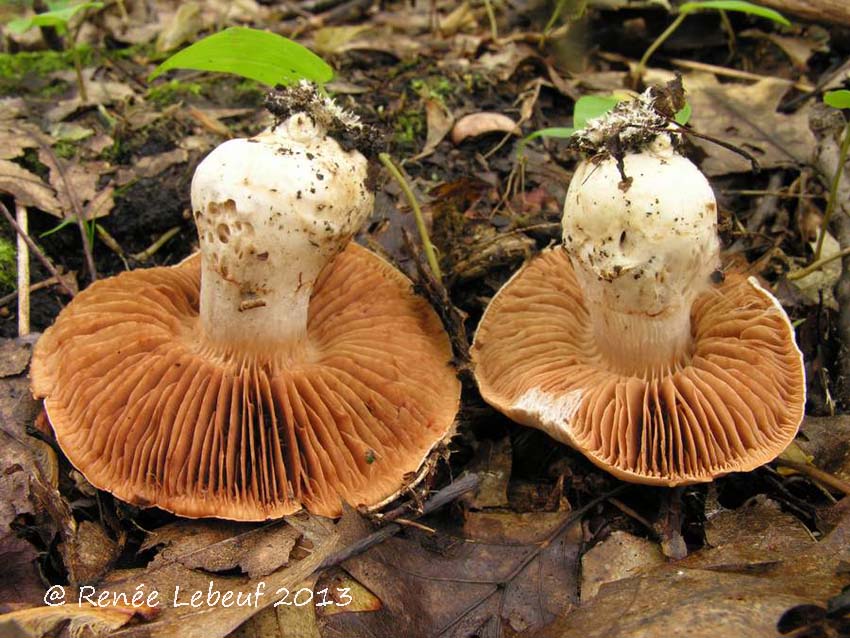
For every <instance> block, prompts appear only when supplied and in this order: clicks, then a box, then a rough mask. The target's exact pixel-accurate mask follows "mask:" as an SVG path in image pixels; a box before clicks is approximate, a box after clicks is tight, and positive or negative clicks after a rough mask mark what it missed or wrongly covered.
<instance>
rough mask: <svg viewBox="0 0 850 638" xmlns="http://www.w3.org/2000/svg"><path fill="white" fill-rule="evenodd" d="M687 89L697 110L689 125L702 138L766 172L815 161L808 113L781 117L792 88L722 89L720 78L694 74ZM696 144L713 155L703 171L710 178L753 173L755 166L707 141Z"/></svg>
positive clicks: (763, 84)
mask: <svg viewBox="0 0 850 638" xmlns="http://www.w3.org/2000/svg"><path fill="white" fill-rule="evenodd" d="M684 86H685V91H686V95H687V99H688V102H689V103H690V104H691V107H692V109H693V115H692V116H691V120H690V122H689V124H690V126H691V127H692V128H693V129H694V130H695V131H697V132H698V133H700V134H703V135H709V136H712V137H714V138H716V139H720V140H723V141H724V142H725V143H727V144H732V145H734V146H737V147H739V148H741V149H743V150H744V151H747V152H748V153H750V154H751V155H753V156H754V157H755V158H756V160H758V163H759V165H760V166H761V168H762V169H768V168H776V167H780V166H798V165H802V164H805V163H807V162H809V161H810V159H811V157H812V154H813V152H814V148H815V138H814V136H813V135H812V133H811V131H810V130H809V127H808V109H807V108H805V107H804V108H801V109H798V110H797V111H795V112H794V113H791V114H785V113H779V112H778V111H777V107H778V106H779V102H780V100H781V99H782V97H783V96H784V95H785V94H786V93H787V92H788V84H787V83H786V82H783V81H781V80H773V79H765V80H760V81H759V82H756V83H755V84H750V85H742V84H740V83H720V82H719V81H718V80H717V78H716V77H715V76H714V75H710V74H707V73H692V74H688V75H686V76H685V77H684ZM693 141H694V143H695V144H697V145H698V146H700V148H702V150H703V151H705V153H706V154H707V157H706V158H705V159H704V160H703V162H702V164H701V166H700V168H701V170H702V171H703V172H704V173H706V174H707V175H709V176H714V175H725V174H727V173H746V172H749V171H751V170H752V166H751V165H750V162H749V161H748V160H747V159H746V158H745V157H742V156H741V155H739V154H737V153H734V152H732V151H730V150H728V149H726V148H723V147H721V146H718V145H717V144H713V143H711V142H708V141H706V140H701V139H694V140H693Z"/></svg>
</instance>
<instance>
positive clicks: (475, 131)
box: [452, 112, 520, 145]
mask: <svg viewBox="0 0 850 638" xmlns="http://www.w3.org/2000/svg"><path fill="white" fill-rule="evenodd" d="M486 133H510V134H512V135H520V130H519V127H518V126H517V125H516V122H514V121H513V120H512V119H511V118H509V117H508V116H507V115H504V114H502V113H487V112H483V113H470V114H469V115H464V116H463V117H462V118H460V119H459V120H458V121H457V122H455V125H454V127H453V128H452V142H453V143H454V144H455V145H458V144H460V143H461V142H463V141H464V140H465V139H467V138H469V137H478V136H479V135H484V134H486Z"/></svg>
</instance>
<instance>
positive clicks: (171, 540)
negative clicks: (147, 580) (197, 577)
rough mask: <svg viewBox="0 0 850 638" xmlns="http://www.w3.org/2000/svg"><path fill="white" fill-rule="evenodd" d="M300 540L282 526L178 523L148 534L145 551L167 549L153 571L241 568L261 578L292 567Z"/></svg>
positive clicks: (287, 526)
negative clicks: (178, 566)
mask: <svg viewBox="0 0 850 638" xmlns="http://www.w3.org/2000/svg"><path fill="white" fill-rule="evenodd" d="M300 537H301V533H300V532H299V531H298V530H296V529H295V528H293V527H291V526H289V525H286V524H284V523H281V522H278V523H272V524H271V525H266V526H264V527H256V526H249V525H242V524H239V523H233V522H229V521H204V522H198V521H178V522H176V523H171V524H169V525H165V526H164V527H160V528H159V529H156V530H154V531H153V532H151V533H150V534H148V537H147V538H146V539H145V542H144V543H143V544H142V549H144V550H146V549H151V548H153V547H156V546H160V545H162V546H163V549H162V550H161V551H160V552H159V554H158V555H157V557H156V558H155V559H154V560H153V561H152V562H151V564H150V565H151V567H156V566H158V565H162V564H165V563H167V562H179V563H180V564H181V565H184V566H185V567H188V568H190V569H203V570H205V571H208V572H223V571H229V570H232V569H235V568H237V567H238V568H239V569H240V570H241V571H242V573H245V574H248V575H249V576H250V577H251V578H257V577H260V576H266V575H268V574H271V573H272V572H274V571H275V570H277V569H279V568H280V567H283V566H284V565H286V564H288V563H289V553H290V551H291V550H292V548H293V547H295V543H296V542H297V541H298V539H299V538H300Z"/></svg>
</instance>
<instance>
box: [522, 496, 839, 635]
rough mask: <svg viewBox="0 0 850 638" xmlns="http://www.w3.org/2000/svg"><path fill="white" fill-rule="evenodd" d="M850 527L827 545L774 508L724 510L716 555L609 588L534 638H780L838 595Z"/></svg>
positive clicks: (712, 527) (760, 504)
mask: <svg viewBox="0 0 850 638" xmlns="http://www.w3.org/2000/svg"><path fill="white" fill-rule="evenodd" d="M848 533H850V517H848V516H845V518H844V520H843V521H842V524H841V525H839V526H838V527H836V529H834V530H833V531H832V532H831V533H830V534H829V536H827V537H826V538H825V539H824V540H823V541H821V542H819V543H818V542H816V541H815V540H813V539H812V538H811V536H810V535H809V534H808V533H807V532H806V531H805V530H804V529H803V528H802V526H801V524H800V523H799V522H798V521H796V519H794V518H793V517H791V516H790V515H788V514H784V513H783V512H782V511H781V510H780V509H779V508H778V507H777V506H776V505H775V504H772V503H770V502H766V501H763V500H762V501H756V502H755V503H753V504H751V505H750V506H744V507H742V508H739V509H738V510H733V511H728V510H724V511H721V512H720V513H719V514H717V515H716V516H715V517H714V518H713V519H712V520H710V521H709V522H708V524H707V526H706V535H707V540H708V542H709V543H710V544H712V545H713V547H708V548H706V549H704V550H701V551H699V552H696V553H694V554H692V555H690V556H689V557H688V558H686V559H684V560H682V561H677V562H673V563H671V564H663V565H661V566H660V567H658V568H656V569H654V570H651V571H647V572H644V573H642V574H641V575H639V576H634V577H631V578H624V579H622V580H618V581H616V582H613V583H608V584H605V585H603V586H602V587H601V588H600V590H599V593H598V595H597V596H596V597H595V598H593V600H591V601H590V603H589V604H587V605H584V606H582V607H580V608H579V609H577V610H575V611H574V612H573V613H572V614H569V615H567V616H565V617H562V618H559V619H558V620H557V621H556V622H554V623H552V624H551V625H549V626H548V627H546V628H545V629H543V630H542V631H539V632H537V633H534V634H529V638H531V636H533V637H534V638H625V637H627V636H628V638H654V637H656V636H688V637H689V638H691V637H695V638H716V637H717V636H737V637H741V638H750V637H752V638H775V637H776V635H777V631H776V623H777V621H778V620H779V619H780V617H781V616H782V614H783V613H784V612H785V611H786V610H787V609H788V608H790V607H793V606H795V605H800V604H818V603H820V602H823V601H824V600H826V599H828V598H829V597H831V596H834V595H835V594H837V593H838V592H840V591H841V589H842V587H843V586H844V584H845V582H846V573H845V572H844V569H845V565H846V561H847V560H848V559H849V558H850V544H848V543H847V540H848Z"/></svg>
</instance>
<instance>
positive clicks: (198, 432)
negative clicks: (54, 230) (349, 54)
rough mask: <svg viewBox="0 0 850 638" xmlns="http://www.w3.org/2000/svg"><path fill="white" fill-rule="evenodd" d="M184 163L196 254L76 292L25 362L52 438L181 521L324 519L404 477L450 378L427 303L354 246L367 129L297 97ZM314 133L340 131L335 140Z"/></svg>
mask: <svg viewBox="0 0 850 638" xmlns="http://www.w3.org/2000/svg"><path fill="white" fill-rule="evenodd" d="M274 110H277V112H278V113H279V115H280V117H281V121H280V122H279V123H278V124H277V125H276V126H274V127H272V128H271V129H269V130H267V131H264V132H262V133H260V134H259V135H258V136H256V137H254V138H252V139H248V140H244V139H237V140H231V141H228V142H225V143H224V144H222V145H221V146H219V147H218V148H216V149H215V150H214V151H213V152H212V153H210V154H209V155H208V156H207V157H206V158H205V159H204V160H203V162H201V164H200V165H199V166H198V168H197V170H196V172H195V175H194V178H193V181H192V208H193V211H194V217H195V222H196V224H197V227H198V235H199V239H200V248H201V250H200V255H194V256H192V257H190V258H188V259H187V260H185V261H184V262H182V263H181V264H179V265H177V266H174V267H171V268H162V267H161V268H151V269H147V270H135V271H132V272H127V273H123V274H120V275H118V276H116V277H112V278H109V279H105V280H101V281H98V282H96V283H95V284H93V285H92V286H91V287H89V288H88V289H87V290H85V291H84V292H82V293H81V294H80V295H78V296H77V297H76V298H75V299H74V301H73V302H71V303H70V304H69V305H68V306H67V307H66V308H65V309H64V310H63V311H62V313H61V314H60V316H59V318H58V319H57V321H56V323H55V324H54V325H53V326H52V327H51V328H49V329H48V330H47V331H45V333H44V335H43V336H42V337H41V339H40V340H39V342H38V345H37V347H36V349H35V353H34V355H33V360H32V369H31V375H32V387H33V392H34V394H35V395H36V396H38V397H44V406H45V410H46V412H47V415H48V418H49V420H50V422H51V424H52V426H53V429H54V431H55V433H56V438H57V440H58V442H59V444H60V446H61V447H62V449H63V450H64V451H65V453H66V454H67V456H68V458H69V459H70V461H71V462H72V463H73V464H74V465H75V466H76V467H77V468H78V469H79V470H80V471H81V472H82V473H83V474H84V475H85V476H86V478H88V480H89V481H90V482H91V483H92V484H93V485H95V486H96V487H98V488H101V489H105V490H107V491H109V492H112V493H113V494H114V495H115V496H117V497H118V498H120V499H122V500H125V501H128V502H130V503H134V504H137V505H141V506H149V505H156V506H158V507H160V508H163V509H166V510H169V511H171V512H174V513H176V514H180V515H182V516H187V517H202V516H216V517H220V518H229V519H235V520H263V519H267V518H274V517H280V516H283V515H285V514H289V513H291V512H294V511H296V510H298V509H300V508H301V507H302V506H303V507H306V508H307V509H309V510H310V511H312V512H314V513H318V514H324V515H328V516H333V515H338V514H339V513H340V511H341V502H342V501H346V502H348V503H350V504H352V505H360V504H363V505H366V506H376V505H380V504H381V503H383V502H385V501H387V500H390V499H392V498H394V497H395V496H396V495H397V493H398V492H399V491H400V490H401V489H403V488H404V487H405V486H406V485H408V484H410V483H411V482H412V480H413V478H414V476H413V475H414V473H415V472H417V471H418V470H419V468H420V466H421V465H422V463H423V460H424V459H425V458H426V457H427V456H428V454H429V452H430V451H431V449H432V448H433V447H434V446H435V445H437V444H438V443H439V442H440V441H442V440H443V439H444V438H445V437H447V436H448V435H449V433H450V431H451V428H452V424H453V422H454V417H455V414H456V412H457V409H458V403H459V397H460V383H459V382H458V380H457V378H456V376H455V372H454V371H453V369H452V368H451V366H450V365H449V362H450V360H451V357H452V353H451V347H450V344H449V339H448V336H447V335H446V333H445V332H444V330H443V327H442V324H441V322H440V320H439V318H438V317H437V315H436V313H435V312H434V311H433V309H432V308H431V307H430V306H429V305H428V304H427V303H426V302H425V301H424V300H423V299H421V298H419V297H417V296H415V295H414V294H413V291H412V285H411V282H410V281H409V280H408V279H407V278H406V277H405V276H404V275H403V274H401V273H400V272H399V271H397V270H396V269H395V268H393V267H392V266H391V265H390V264H389V263H387V262H386V261H384V260H383V259H381V258H380V257H378V256H376V255H374V254H373V253H371V252H369V251H367V250H366V249H364V248H360V247H359V246H357V245H355V244H353V243H350V239H351V237H352V236H353V234H354V233H355V232H356V231H357V229H358V228H359V226H360V225H361V223H362V222H363V221H364V219H365V218H366V217H367V216H368V215H369V214H370V212H371V209H372V204H373V194H372V192H371V191H370V188H369V185H368V184H369V176H368V175H369V168H368V162H367V160H366V158H365V157H364V156H363V155H361V154H360V153H359V152H358V151H356V150H345V149H344V148H343V147H342V146H341V144H340V142H339V141H338V140H344V139H351V138H358V137H363V136H366V135H368V132H367V131H366V130H365V128H364V127H363V125H362V124H360V123H359V122H357V121H356V119H354V118H353V117H352V116H350V115H349V114H347V113H345V112H343V111H341V110H340V109H338V108H337V107H336V106H335V105H333V103H331V102H330V101H328V100H325V99H323V98H320V97H318V96H317V95H316V94H315V93H314V92H313V91H312V89H308V88H307V87H304V86H298V87H295V88H293V89H290V90H289V91H287V92H285V93H283V94H280V95H279V96H278V99H277V100H276V103H275V109H274ZM329 132H333V134H334V135H335V136H336V137H337V139H334V137H332V136H331V135H329Z"/></svg>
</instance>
